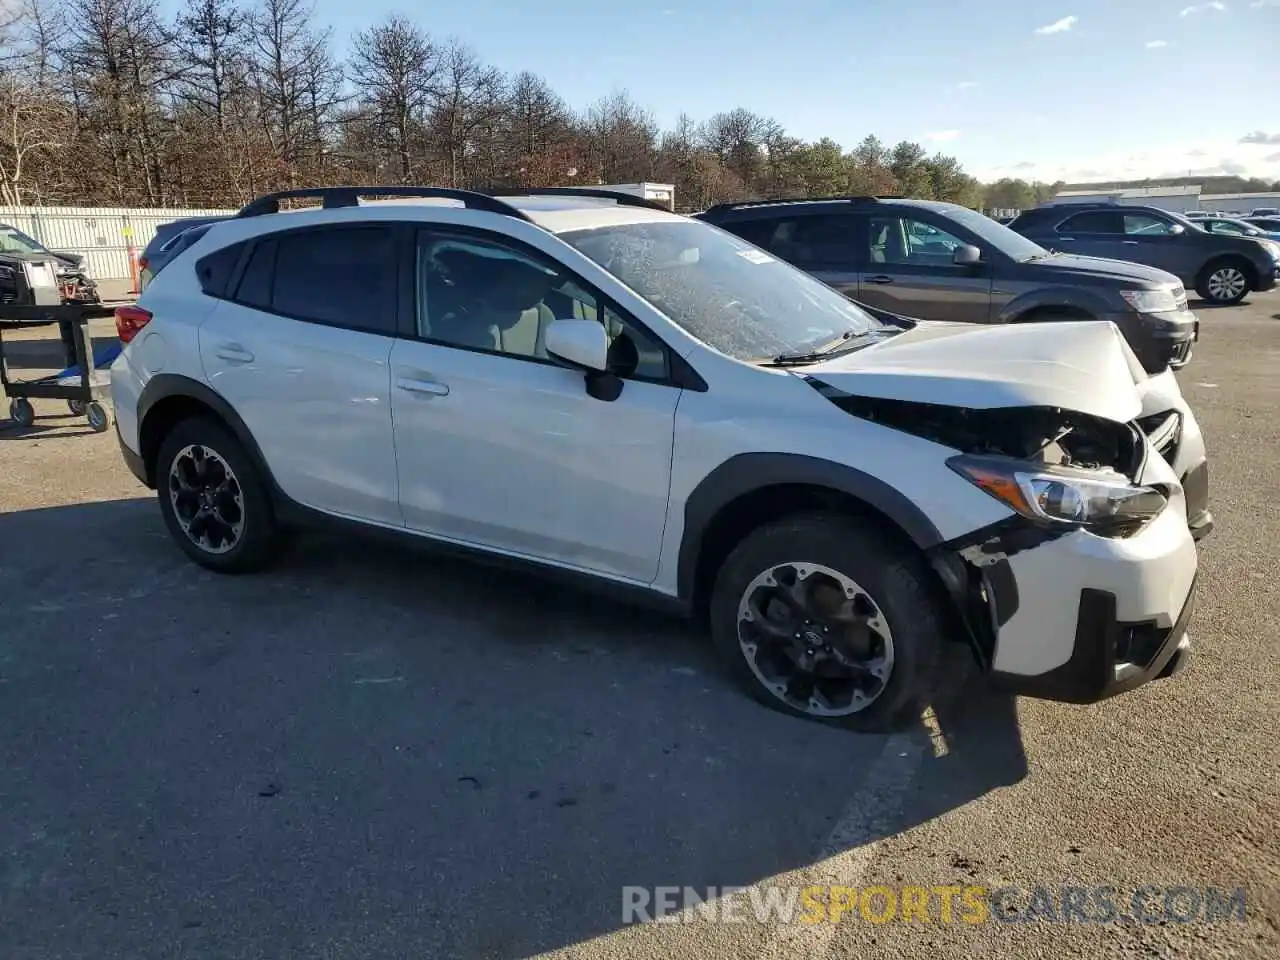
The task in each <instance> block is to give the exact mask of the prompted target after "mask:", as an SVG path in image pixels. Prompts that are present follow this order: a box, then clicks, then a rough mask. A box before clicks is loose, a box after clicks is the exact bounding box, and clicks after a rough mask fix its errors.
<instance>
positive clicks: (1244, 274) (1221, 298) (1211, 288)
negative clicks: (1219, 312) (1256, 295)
mask: <svg viewBox="0 0 1280 960" xmlns="http://www.w3.org/2000/svg"><path fill="white" fill-rule="evenodd" d="M1249 277H1250V273H1249V268H1248V267H1247V266H1245V264H1244V263H1242V262H1240V261H1237V260H1217V261H1214V262H1213V263H1211V264H1209V265H1208V266H1207V267H1205V268H1204V270H1202V271H1201V272H1200V278H1199V280H1197V281H1196V293H1198V294H1200V296H1201V297H1203V298H1204V299H1205V300H1208V301H1209V302H1210V303H1217V304H1223V305H1226V306H1230V305H1232V304H1236V303H1239V302H1240V301H1241V300H1243V299H1244V298H1245V295H1246V294H1248V292H1249V291H1250V290H1251V289H1252V288H1253V284H1252V283H1251V282H1250V279H1249Z"/></svg>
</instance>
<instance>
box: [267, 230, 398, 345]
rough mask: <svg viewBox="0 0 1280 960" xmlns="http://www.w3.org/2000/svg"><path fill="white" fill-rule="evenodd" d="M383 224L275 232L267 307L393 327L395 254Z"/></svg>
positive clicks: (358, 325)
mask: <svg viewBox="0 0 1280 960" xmlns="http://www.w3.org/2000/svg"><path fill="white" fill-rule="evenodd" d="M393 236H394V234H393V233H392V231H391V229H390V228H388V227H380V226H378V227H342V228H337V229H334V228H330V229H326V230H308V231H305V232H301V233H292V234H283V235H281V236H279V237H277V243H278V245H279V248H278V250H277V251H276V267H275V278H274V280H275V282H274V284H273V289H272V295H271V309H272V311H273V312H275V313H282V314H284V315H285V316H287V317H295V318H297V319H299V320H312V321H316V322H318V323H331V324H335V325H338V326H343V327H352V328H354V329H360V330H372V331H375V332H378V333H387V334H393V333H395V294H396V279H395V278H396V254H395V244H394V242H393Z"/></svg>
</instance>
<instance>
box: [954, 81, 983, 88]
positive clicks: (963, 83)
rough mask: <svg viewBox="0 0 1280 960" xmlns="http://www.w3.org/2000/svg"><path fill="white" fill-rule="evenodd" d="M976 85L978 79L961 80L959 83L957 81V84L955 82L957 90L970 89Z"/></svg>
mask: <svg viewBox="0 0 1280 960" xmlns="http://www.w3.org/2000/svg"><path fill="white" fill-rule="evenodd" d="M977 85H978V81H977V80H961V81H960V82H959V83H957V84H956V89H957V90H972V89H973V88H974V87H976V86H977Z"/></svg>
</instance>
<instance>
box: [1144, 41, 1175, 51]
mask: <svg viewBox="0 0 1280 960" xmlns="http://www.w3.org/2000/svg"><path fill="white" fill-rule="evenodd" d="M1168 45H1169V41H1168V40H1148V41H1147V42H1146V43H1145V44H1143V46H1145V47H1146V48H1147V49H1148V50H1159V49H1161V48H1162V47H1167V46H1168Z"/></svg>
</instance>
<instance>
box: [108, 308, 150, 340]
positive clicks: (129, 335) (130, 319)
mask: <svg viewBox="0 0 1280 960" xmlns="http://www.w3.org/2000/svg"><path fill="white" fill-rule="evenodd" d="M150 322H151V311H150V310H143V309H142V307H135V306H127V307H116V336H118V337H119V338H120V342H121V343H128V342H129V341H130V340H132V339H133V338H134V337H136V336H137V335H138V331H139V330H141V329H142V328H143V327H145V326H146V325H147V324H148V323H150Z"/></svg>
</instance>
